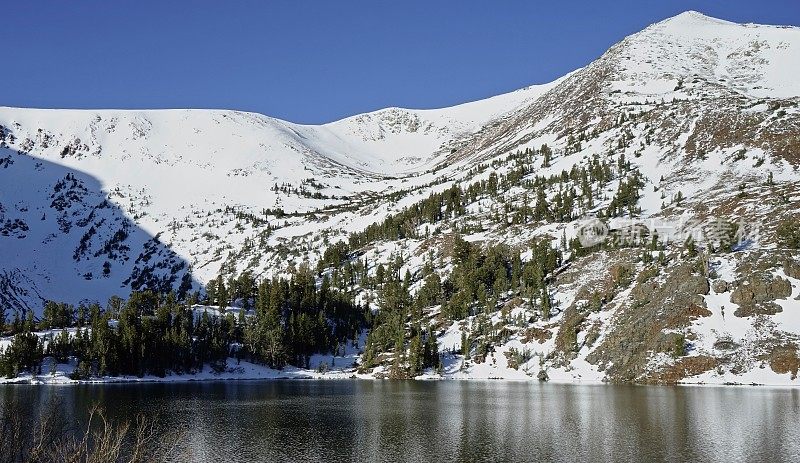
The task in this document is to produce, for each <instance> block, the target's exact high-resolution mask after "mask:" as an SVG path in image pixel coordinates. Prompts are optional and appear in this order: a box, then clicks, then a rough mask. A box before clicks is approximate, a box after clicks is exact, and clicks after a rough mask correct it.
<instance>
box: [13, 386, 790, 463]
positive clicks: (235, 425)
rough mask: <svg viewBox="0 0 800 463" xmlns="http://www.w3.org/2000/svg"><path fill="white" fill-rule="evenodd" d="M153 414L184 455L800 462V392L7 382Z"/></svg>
mask: <svg viewBox="0 0 800 463" xmlns="http://www.w3.org/2000/svg"><path fill="white" fill-rule="evenodd" d="M54 396H56V397H58V398H60V402H61V404H62V406H63V407H64V409H65V410H67V411H68V413H75V415H74V419H76V420H78V421H80V420H83V419H85V414H84V412H83V410H85V409H86V408H87V407H88V406H89V405H90V404H91V403H93V402H99V403H100V404H102V405H104V406H105V407H106V408H107V409H108V410H109V414H110V415H111V417H112V418H115V419H119V418H123V419H131V418H134V417H135V416H136V415H137V414H138V413H140V412H144V413H147V414H159V426H160V427H164V428H177V429H180V430H182V431H183V437H182V441H181V444H180V445H179V451H180V456H179V457H178V461H198V462H206V461H208V462H217V461H426V462H427V461H432V462H445V461H564V462H588V461H592V462H593V461H619V462H632V461H642V462H645V461H646V462H650V461H724V462H738V461H742V462H745V461H746V462H760V461H763V462H773V461H795V462H796V461H800V390H792V389H767V388H757V387H750V388H741V387H725V388H722V387H717V388H711V387H643V386H611V385H593V386H584V385H556V384H539V383H532V384H531V383H503V382H493V381H490V382H461V381H440V382H419V381H407V382H388V381H383V382H382V381H357V380H346V381H263V382H262V381H258V382H256V381H253V382H250V381H243V382H217V383H174V384H145V385H141V384H140V385H132V384H128V385H84V386H66V387H64V386H3V387H0V404H2V403H6V404H7V403H9V401H15V402H21V403H24V404H27V406H28V408H29V409H30V410H32V412H33V413H41V411H42V408H44V407H47V406H48V404H50V403H52V402H51V399H52V398H53V397H54Z"/></svg>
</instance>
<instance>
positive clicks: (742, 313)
mask: <svg viewBox="0 0 800 463" xmlns="http://www.w3.org/2000/svg"><path fill="white" fill-rule="evenodd" d="M791 295H792V285H791V283H789V281H788V280H786V279H785V278H781V277H773V276H772V275H769V274H762V275H750V276H749V277H747V278H746V279H744V280H742V281H740V282H739V283H737V285H736V288H735V289H734V290H733V293H731V302H733V303H734V304H737V305H739V308H738V309H736V312H734V313H733V314H734V315H736V316H737V317H750V316H753V315H759V314H762V315H775V314H776V313H779V312H781V311H782V310H783V309H781V306H779V305H778V304H775V303H774V302H773V301H774V300H776V299H785V298H787V297H789V296H791Z"/></svg>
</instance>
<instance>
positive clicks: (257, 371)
mask: <svg viewBox="0 0 800 463" xmlns="http://www.w3.org/2000/svg"><path fill="white" fill-rule="evenodd" d="M71 371H72V367H71V366H70V365H69V364H59V365H58V366H57V368H56V370H55V372H53V373H45V374H40V375H31V374H25V375H21V376H18V377H16V378H0V387H2V386H4V385H12V384H13V385H30V386H54V385H59V386H74V385H84V384H92V385H111V384H153V383H189V382H227V381H259V380H273V381H287V380H322V381H330V380H369V381H380V380H382V378H380V377H376V376H375V375H373V374H363V373H358V372H357V370H356V369H355V368H343V369H338V370H329V371H325V372H322V371H318V370H313V369H304V368H297V367H286V368H284V369H282V370H277V369H273V368H269V367H267V366H264V365H258V364H254V363H250V362H246V361H242V362H239V363H238V364H237V362H236V360H234V359H229V367H228V369H227V370H226V371H223V372H219V373H216V372H213V371H212V370H211V369H210V368H208V367H206V368H205V369H204V370H203V371H201V372H198V373H194V374H169V375H166V376H164V377H159V376H151V375H148V376H143V377H137V376H104V377H97V378H91V379H88V380H75V379H71V378H70V377H69V374H70V372H71ZM497 373H498V375H497V376H480V375H470V374H469V373H464V372H458V373H455V374H453V373H445V374H444V375H439V374H435V373H432V372H428V373H426V374H423V375H421V376H418V377H416V378H414V379H413V380H414V381H471V382H495V381H500V382H508V383H541V381H539V380H538V379H537V378H536V377H531V376H527V375H502V372H497ZM750 373H752V372H750ZM777 376H780V378H770V379H769V380H770V382H758V381H757V380H756V379H757V378H756V376H753V375H752V374H744V375H741V376H740V377H725V378H722V377H720V378H701V377H695V378H687V379H685V380H683V381H680V382H678V383H677V384H674V385H671V386H694V387H761V388H763V387H767V388H788V389H794V388H797V387H800V382H798V381H796V380H794V381H793V380H792V379H791V377H790V376H789V375H788V374H787V375H777ZM783 376H786V378H783ZM764 379H767V378H762V380H764ZM775 379H780V380H782V381H783V382H777V381H775ZM547 383H551V384H565V385H567V384H570V385H615V383H609V382H607V381H603V380H599V379H594V378H592V379H583V378H574V377H573V378H570V377H567V376H564V375H557V376H555V377H554V378H551V379H549V380H548V381H547ZM619 385H624V384H619ZM632 385H639V384H637V383H632Z"/></svg>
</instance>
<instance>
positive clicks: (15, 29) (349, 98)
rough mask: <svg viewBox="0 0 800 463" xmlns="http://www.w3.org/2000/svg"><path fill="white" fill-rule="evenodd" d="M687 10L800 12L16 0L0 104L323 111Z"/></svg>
mask: <svg viewBox="0 0 800 463" xmlns="http://www.w3.org/2000/svg"><path fill="white" fill-rule="evenodd" d="M687 9H694V10H698V11H701V12H703V13H705V14H708V15H711V16H716V17H720V18H723V19H728V20H732V21H737V22H758V23H768V24H789V25H800V1H799V0H775V1H771V0H759V1H752V0H715V1H712V0H707V1H688V0H675V1H672V0H670V1H660V0H659V1H656V0H652V1H651V0H615V1H569V0H558V1H552V2H543V1H536V2H534V1H525V2H523V1H488V0H482V1H465V0H459V1H436V0H430V1H424V2H423V1H419V2H417V1H411V0H409V1H400V2H389V1H377V0H372V1H346V2H345V1H319V2H295V1H288V0H287V1H220V0H216V1H205V0H196V1H191V2H189V1H186V2H178V1H171V0H162V1H143V0H139V1H110V2H107V1H80V2H66V1H49V2H48V1H37V2H29V1H15V2H8V3H6V4H4V5H3V6H2V7H0V44H2V45H0V59H1V60H2V61H1V62H2V69H1V70H0V92H1V93H0V105H2V106H25V107H51V108H53V107H55V108H229V109H241V110H248V111H256V112H260V113H264V114H268V115H271V116H276V117H280V118H283V119H288V120H292V121H295V122H305V123H319V122H327V121H331V120H335V119H338V118H341V117H344V116H348V115H352V114H355V113H360V112H364V111H370V110H374V109H378V108H382V107H386V106H403V107H413V108H432V107H440V106H448V105H452V104H456V103H461V102H465V101H471V100H475V99H479V98H483V97H487V96H491V95H494V94H498V93H503V92H507V91H511V90H514V89H517V88H520V87H524V86H526V85H530V84H534V83H543V82H548V81H551V80H553V79H555V78H557V77H559V76H561V75H563V74H565V73H567V72H569V71H571V70H573V69H575V68H577V67H580V66H583V65H585V64H587V63H589V62H590V61H592V60H593V59H595V58H596V57H598V56H599V55H600V54H602V52H603V51H605V50H606V49H607V48H608V47H609V46H610V45H612V44H613V43H615V42H617V41H618V40H620V39H622V38H623V37H624V36H626V35H628V34H630V33H633V32H636V31H638V30H640V29H642V28H644V27H645V26H647V25H648V24H650V23H652V22H656V21H659V20H661V19H664V18H666V17H669V16H672V15H675V14H677V13H679V12H681V11H684V10H687Z"/></svg>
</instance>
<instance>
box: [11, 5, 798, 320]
mask: <svg viewBox="0 0 800 463" xmlns="http://www.w3.org/2000/svg"><path fill="white" fill-rule="evenodd" d="M798 50H800V29H797V28H780V27H773V26H754V25H738V24H734V23H728V22H725V21H720V20H716V19H713V18H708V17H706V16H703V15H700V14H699V13H695V12H687V13H684V14H681V15H678V16H676V17H674V18H670V19H668V20H665V21H662V22H660V23H658V24H654V25H653V26H650V27H648V28H647V29H645V30H643V31H642V32H640V33H637V34H634V35H632V36H630V37H628V38H626V39H624V40H622V41H621V42H620V43H618V44H617V45H615V46H614V47H612V48H611V49H610V50H609V51H608V52H607V53H606V54H604V55H603V56H602V57H601V58H600V59H598V60H597V61H595V62H593V63H590V64H588V65H587V66H586V67H584V68H581V69H579V70H577V71H575V72H573V73H570V74H568V75H567V76H565V77H563V78H561V79H559V80H557V81H555V82H553V83H550V84H546V85H538V86H532V87H528V88H525V89H522V90H518V91H516V92H511V93H509V94H506V95H500V96H496V97H493V98H489V99H486V100H481V101H476V102H472V103H466V104H463V105H458V106H454V107H452V108H442V109H434V110H409V109H400V108H389V109H385V110H381V111H376V112H372V113H367V114H362V115H357V116H353V117H350V118H346V119H343V120H340V121H336V122H332V123H329V124H324V125H320V126H311V125H300V124H294V123H291V122H287V121H281V120H278V119H275V118H270V117H267V116H263V115H259V114H253V113H245V112H238V111H218V110H158V111H123V110H104V111H92V110H86V111H80V110H38V109H20V108H0V127H2V132H0V133H2V135H3V138H4V140H3V143H4V144H5V145H6V146H7V147H8V148H7V149H6V150H3V152H2V154H0V158H7V159H12V160H15V162H14V164H13V165H11V166H8V165H6V166H5V167H3V164H2V162H0V181H2V182H3V183H2V187H1V188H0V204H1V205H2V206H3V208H4V209H0V218H1V219H2V220H0V222H2V223H3V224H8V226H7V228H8V229H9V230H10V231H9V233H8V234H7V235H3V234H0V246H1V247H0V269H2V270H3V272H4V273H5V274H6V277H5V279H4V280H2V281H0V288H5V289H4V290H2V291H3V293H5V294H7V295H10V294H16V293H20V294H21V293H23V292H27V293H28V295H29V297H32V298H33V299H34V300H36V299H37V298H38V297H39V296H35V295H36V294H39V295H41V297H44V298H48V297H52V298H58V299H68V300H73V301H77V300H80V299H83V298H93V299H99V300H101V301H103V300H104V299H105V298H106V297H108V296H109V295H111V294H113V293H120V294H124V293H125V292H127V290H128V288H127V287H126V285H125V281H128V280H129V278H130V277H131V273H132V272H134V271H135V266H134V264H133V262H135V261H136V259H137V257H139V256H142V255H144V254H148V252H149V251H148V250H147V249H145V243H147V242H148V241H150V240H151V239H152V238H154V237H156V236H159V243H160V244H159V246H161V247H162V248H163V250H162V253H163V254H164V255H166V254H169V253H168V252H167V251H174V253H176V255H177V256H178V258H180V259H181V260H183V261H184V262H185V264H186V268H187V269H189V268H191V274H192V277H193V278H194V279H195V280H196V281H195V287H198V286H199V285H201V284H203V283H204V282H206V281H208V280H209V279H210V278H213V277H214V276H216V275H217V274H218V273H219V271H220V269H221V267H222V266H223V264H224V263H226V261H227V262H228V265H229V268H228V271H234V272H236V271H241V270H244V269H250V270H253V271H254V272H255V273H257V274H262V273H263V274H268V273H271V272H276V271H280V270H281V268H282V267H283V266H285V265H286V264H287V262H294V263H298V262H300V261H302V260H305V259H309V260H312V261H313V260H314V259H315V258H316V256H317V255H318V254H319V253H320V252H321V251H322V250H323V249H324V247H325V244H324V243H326V242H327V239H328V238H342V237H345V236H346V233H347V232H352V231H358V230H360V229H363V228H364V227H365V226H367V225H369V224H370V223H373V222H376V221H379V220H381V219H383V218H384V217H385V216H386V215H387V214H390V213H392V212H397V211H398V210H400V209H401V208H402V207H404V206H407V205H410V204H413V203H414V202H415V201H417V200H419V199H422V198H424V197H427V196H428V194H430V192H433V191H441V190H443V189H444V188H446V187H448V186H449V185H451V184H452V183H451V182H470V181H473V180H475V179H473V178H469V172H470V169H471V168H473V167H475V166H476V165H477V164H478V163H480V162H484V161H489V160H493V159H494V160H496V159H501V158H502V157H503V156H505V155H507V154H508V153H511V152H513V151H515V150H518V149H524V148H530V147H539V146H541V145H542V144H543V143H547V144H548V145H550V146H551V147H553V148H554V149H555V153H556V156H555V159H554V161H553V165H552V167H550V168H547V169H543V170H542V172H541V174H544V175H550V174H553V173H557V172H560V171H561V170H562V169H569V168H570V167H571V166H573V165H576V164H579V163H580V162H583V160H585V159H588V158H589V157H591V156H593V155H595V154H604V153H607V152H609V151H610V150H612V149H613V148H614V147H616V145H617V142H618V141H619V138H620V137H621V136H623V135H625V130H628V131H629V132H630V134H631V136H632V137H633V140H632V141H628V142H627V143H628V146H627V147H626V155H627V157H628V159H631V160H633V161H632V162H634V163H635V164H636V165H637V166H638V167H639V168H640V169H641V170H642V172H643V173H644V174H645V175H646V177H647V179H648V181H650V182H651V183H652V184H653V185H655V184H656V183H658V182H659V181H660V180H659V178H660V177H662V176H664V175H666V178H665V179H664V186H665V188H666V189H667V191H668V192H669V194H670V195H671V194H675V193H676V192H677V191H679V190H680V191H683V193H684V194H689V193H697V195H703V194H706V193H708V192H710V191H712V190H714V189H715V188H717V187H718V186H719V185H720V184H721V183H720V182H723V184H725V185H729V184H730V182H727V183H725V182H726V179H728V178H729V177H730V176H731V175H734V176H747V175H754V174H755V171H754V170H753V169H752V168H749V167H745V168H743V167H741V166H739V165H733V164H730V165H729V164H724V165H722V164H720V161H719V160H720V159H721V160H722V161H723V162H725V160H726V159H728V158H729V157H730V156H731V153H733V152H735V151H737V150H739V149H742V148H746V151H747V152H748V154H747V156H746V159H747V161H748V162H750V163H752V162H753V161H754V160H756V159H757V158H758V157H760V156H765V155H768V154H769V153H770V152H774V153H778V154H780V153H779V152H780V149H782V148H781V146H778V143H779V142H778V141H776V140H775V139H774V137H773V136H772V132H768V130H767V129H773V128H774V129H775V131H776V132H777V131H779V130H778V129H780V130H782V131H783V133H786V131H789V133H793V132H792V130H794V128H793V127H794V126H793V125H792V124H794V123H795V122H794V121H795V120H796V117H797V108H796V107H787V108H786V109H785V111H784V112H785V113H786V114H785V115H784V116H781V117H780V118H778V119H779V120H778V121H777V122H776V123H772V122H768V120H770V121H771V119H769V118H775V117H776V116H775V113H774V111H773V110H770V109H769V108H768V105H766V104H762V105H759V104H757V103H758V101H756V100H753V101H752V102H750V99H752V98H755V97H758V98H761V96H762V95H764V96H769V97H770V98H787V97H793V96H796V95H798V94H799V93H798V92H800V81H798V79H797V78H796V77H795V76H796V75H797V74H798V72H797V71H798V66H800V57H798V52H799V51H798ZM731 95H740V96H741V97H742V98H745V99H746V100H747V101H746V102H745V103H741V102H736V104H732V103H728V102H727V101H723V102H720V101H722V99H723V98H729V97H730V96H731ZM658 101H665V102H667V103H669V102H673V103H674V104H675V105H676V106H675V107H665V106H664V105H663V104H657V103H656V102H658ZM751 103H752V104H751ZM687 105H695V106H687ZM741 105H751V107H750V109H748V111H750V112H749V113H748V114H752V115H753V117H754V118H758V119H756V120H755V122H754V124H756V125H758V124H761V125H759V128H758V130H759V132H753V133H750V132H746V133H744V134H743V135H741V137H742V140H743V141H741V143H740V140H729V141H730V143H728V144H729V145H730V146H723V145H721V144H720V143H719V142H717V141H715V140H713V139H712V140H711V141H712V142H714V143H716V144H709V145H708V150H709V151H712V150H717V151H716V154H715V155H714V157H709V158H708V160H707V161H706V162H705V163H703V164H701V167H702V168H703V169H704V170H706V169H707V171H706V172H704V175H703V176H702V178H700V179H698V177H697V176H694V177H692V176H687V175H682V172H684V171H683V169H686V168H687V167H686V166H687V165H686V162H687V161H686V160H685V156H687V153H688V152H689V147H690V146H699V145H700V144H701V142H702V141H703V140H702V137H701V136H705V134H707V133H711V134H712V135H713V133H712V132H711V129H707V131H706V132H702V131H701V130H700V129H698V128H696V127H695V126H696V125H698V124H696V123H694V122H692V121H694V120H695V119H696V118H697V117H698V114H705V113H708V114H711V112H712V110H713V109H719V108H722V109H720V110H725V111H728V113H726V114H731V113H733V114H739V113H741V107H742V106H741ZM681 111H683V112H684V113H681ZM636 112H641V113H647V114H648V116H647V117H648V118H649V119H648V121H647V123H645V124H640V123H635V124H629V125H628V126H625V127H622V126H615V124H616V122H614V120H615V119H617V118H618V117H619V115H620V114H623V113H624V114H631V113H636ZM719 119H720V120H722V118H719ZM676 121H677V122H676ZM692 124H694V125H692ZM654 127H656V128H657V130H656V131H655V132H653V130H654ZM762 129H763V130H762ZM592 131H597V132H599V135H597V136H596V137H595V138H592V139H590V140H586V141H584V142H583V146H581V147H580V149H579V150H577V151H576V152H573V153H571V154H569V155H566V154H564V153H565V151H567V148H570V147H567V135H569V134H573V135H574V134H577V133H579V132H586V133H589V132H592ZM626 136H627V135H626ZM693 137H694V138H697V141H695V140H694V138H693ZM651 138H652V140H650V139H651ZM712 138H713V137H712ZM762 138H763V140H762ZM784 139H785V138H784ZM646 140H650V142H649V143H647V144H646V146H645V141H646ZM745 142H747V143H750V146H747V143H745ZM751 142H753V143H751ZM755 142H758V144H756V143H755ZM692 143H694V145H692ZM704 147H705V146H704ZM20 153H22V154H20ZM642 153H643V155H642ZM637 155H638V156H637ZM783 157H786V156H783ZM773 161H774V162H773ZM698 165H700V164H697V163H694V161H693V164H692V165H691V166H692V168H696V167H697V166H698ZM37 169H38V170H37ZM761 169H762V173H764V172H766V171H770V172H773V171H774V173H775V175H776V178H777V179H779V180H784V181H795V180H796V176H795V175H794V174H792V173H791V168H790V167H789V165H788V164H787V161H786V160H782V159H780V157H778V158H776V159H774V160H771V161H770V162H768V163H767V164H765V165H764V166H762V167H761ZM39 170H44V171H46V172H47V175H43V174H42V175H40V174H37V173H36V172H38V171H39ZM68 174H72V175H74V176H76V177H77V178H79V179H81V181H82V182H83V184H84V186H85V188H86V189H87V192H86V193H85V194H84V195H83V196H76V197H73V198H72V200H73V201H74V202H75V204H74V205H72V204H71V205H70V207H74V208H75V211H73V212H70V213H69V214H67V217H65V218H62V222H70V223H71V225H70V232H69V233H65V232H63V231H60V228H59V227H66V225H60V224H59V223H58V222H57V220H56V217H57V216H58V214H57V213H56V212H57V211H53V210H52V207H51V202H52V201H53V199H52V198H51V196H52V195H53V193H54V192H53V189H54V187H55V186H56V184H57V183H58V182H59V181H60V180H62V179H63V178H64V177H65V176H66V175H68ZM482 175H483V177H478V178H485V177H486V176H487V175H488V173H484V174H482ZM276 185H277V186H278V187H279V188H278V190H276V189H275V186H276ZM392 193H395V194H396V195H395V196H387V195H389V194H392ZM661 194H662V193H661V191H659V192H658V193H656V192H655V191H653V189H652V188H651V187H648V191H647V196H646V197H645V198H644V199H643V202H644V204H645V206H646V207H645V210H646V211H648V212H656V211H657V210H658V205H659V204H660V203H661V202H662V199H661V198H660V196H661ZM398 195H399V196H398ZM103 199H107V200H108V202H109V204H110V206H111V207H109V208H108V209H105V208H104V209H103V213H108V214H109V217H105V220H101V219H103V218H104V217H103V216H102V214H101V213H100V212H95V213H94V216H93V217H92V219H91V220H85V219H86V217H87V216H88V215H89V214H91V213H92V212H91V211H92V210H94V208H96V207H97V205H98V204H101V202H102V200H103ZM3 210H4V212H3ZM78 211H79V212H78ZM40 213H41V214H40ZM242 214H247V215H248V217H244V216H243V215H242ZM42 215H46V216H47V217H46V218H45V220H42V219H41V216H42ZM62 215H63V214H62ZM111 216H113V217H114V219H111V218H110V217H111ZM15 220H20V221H22V222H24V223H25V226H26V227H28V229H29V230H28V231H27V232H25V233H24V235H25V236H24V237H23V236H21V234H20V232H19V227H17V228H16V229H12V227H14V223H15V222H14V221H15ZM92 220H94V222H93V221H92ZM100 222H102V223H100ZM123 222H124V223H127V224H129V225H128V226H127V228H126V229H127V230H136V231H137V233H135V234H132V235H136V236H139V238H136V239H134V238H130V240H131V242H130V243H129V245H128V246H129V247H130V248H131V250H130V257H129V260H128V261H125V260H124V258H118V259H117V260H118V261H119V262H118V264H117V265H116V266H115V265H112V270H111V274H110V276H104V277H103V278H104V280H103V281H105V283H104V284H102V285H98V284H97V283H96V278H97V276H98V272H99V273H100V274H102V266H103V264H104V262H105V261H96V259H97V258H98V257H87V256H84V257H85V258H84V259H79V260H78V261H76V260H75V259H72V258H70V259H67V257H70V256H74V255H75V251H76V249H79V248H80V247H81V239H82V238H83V237H84V236H86V234H87V232H88V231H89V229H91V227H92V226H93V225H94V226H95V229H96V230H102V231H101V232H97V237H96V238H95V241H97V243H96V244H95V245H96V246H99V247H100V248H102V246H103V243H105V241H104V240H107V239H108V237H107V236H106V237H104V238H103V236H105V235H111V236H113V234H114V233H115V232H116V231H117V230H118V228H119V227H120V226H121V225H119V226H116V225H115V226H112V225H111V224H112V223H120V224H121V223H123ZM115 227H116V228H115ZM104 234H105V235H104ZM51 235H55V236H56V237H55V238H52V239H49V238H48V237H49V236H51ZM97 252H98V251H97V250H94V251H93V252H92V254H91V256H94V254H95V253H97ZM151 254H152V253H151ZM173 258H174V257H173ZM112 264H113V263H112ZM140 264H141V262H140ZM173 265H174V264H173ZM139 266H140V267H141V265H139ZM161 270H163V269H161ZM87 273H91V277H89V278H88V279H87V277H86V275H87ZM66 275H70V277H69V278H68V277H67V276H66ZM64 278H68V283H67V284H61V283H59V284H55V282H56V281H57V279H61V280H63V279H64ZM100 287H102V289H101V288H100ZM63 288H69V290H68V291H67V290H64V289H63ZM79 295H80V296H79ZM9 298H11V296H9ZM20 298H22V296H20V297H18V298H17V299H20ZM11 305H12V306H13V305H19V304H11Z"/></svg>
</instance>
